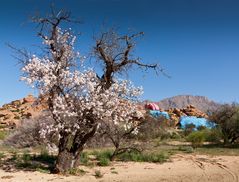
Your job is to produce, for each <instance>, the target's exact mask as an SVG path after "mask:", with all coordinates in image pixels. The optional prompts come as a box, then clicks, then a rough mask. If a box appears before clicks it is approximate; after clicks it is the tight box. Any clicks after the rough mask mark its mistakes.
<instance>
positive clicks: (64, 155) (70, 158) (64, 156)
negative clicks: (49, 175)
mask: <svg viewBox="0 0 239 182" xmlns="http://www.w3.org/2000/svg"><path fill="white" fill-rule="evenodd" d="M81 152H82V150H79V151H77V152H72V151H69V150H63V151H59V153H58V156H57V161H56V165H55V169H54V171H53V172H54V173H66V172H67V171H69V170H70V169H72V168H76V167H78V166H79V164H80V154H81Z"/></svg>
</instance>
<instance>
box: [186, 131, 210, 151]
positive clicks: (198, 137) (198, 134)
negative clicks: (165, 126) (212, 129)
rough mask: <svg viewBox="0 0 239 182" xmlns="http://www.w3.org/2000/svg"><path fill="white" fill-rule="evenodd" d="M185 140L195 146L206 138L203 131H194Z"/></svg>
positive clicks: (201, 143)
mask: <svg viewBox="0 0 239 182" xmlns="http://www.w3.org/2000/svg"><path fill="white" fill-rule="evenodd" d="M186 140H187V141H188V142H191V143H192V146H193V147H194V148H196V147H199V146H201V145H203V142H205V140H206V135H205V132H203V131H194V132H192V133H190V134H189V135H188V136H187V138H186Z"/></svg>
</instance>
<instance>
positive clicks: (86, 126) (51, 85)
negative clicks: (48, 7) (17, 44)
mask: <svg viewBox="0 0 239 182" xmlns="http://www.w3.org/2000/svg"><path fill="white" fill-rule="evenodd" d="M34 20H35V21H36V22H37V23H39V25H40V26H41V29H40V32H39V33H38V35H39V36H40V37H41V38H42V40H43V44H44V48H45V50H46V51H45V53H46V54H44V55H43V56H36V55H31V56H26V57H25V60H24V62H23V63H24V64H23V67H22V72H23V76H22V80H24V81H26V82H27V84H29V85H31V86H34V87H36V88H38V89H39V92H40V94H42V95H44V96H45V97H46V98H47V104H48V107H49V110H50V112H51V115H52V118H53V120H54V123H52V124H51V125H47V126H42V130H41V131H40V132H41V136H42V137H45V136H46V135H48V134H49V133H52V132H54V133H58V135H59V144H58V149H59V153H58V157H57V161H56V164H55V172H57V173H59V172H60V173H63V172H66V171H67V170H69V169H71V168H75V167H77V166H78V165H79V162H80V154H81V152H82V150H83V148H84V145H85V144H86V142H87V141H88V140H89V139H91V138H92V137H93V136H94V135H95V133H96V132H97V131H98V130H99V129H101V126H102V125H103V124H104V125H107V126H109V127H120V128H124V130H125V131H126V132H137V125H136V124H135V121H136V120H138V119H140V118H142V117H143V115H142V113H141V112H140V111H138V109H137V107H136V101H137V98H138V96H140V95H141V93H142V89H141V88H136V87H134V86H132V84H131V83H130V81H127V80H120V79H116V78H115V77H114V75H115V73H117V72H119V71H120V70H122V69H123V68H126V66H128V65H132V64H137V65H138V66H142V67H149V68H156V66H157V65H146V64H142V63H140V62H139V61H138V60H129V59H128V58H129V52H130V50H131V48H132V47H133V44H131V43H130V42H131V39H132V38H133V37H127V36H126V37H124V38H123V39H122V40H125V41H126V49H125V50H123V49H120V50H121V51H123V52H122V53H121V54H120V55H118V56H116V55H114V53H113V52H112V51H113V49H112V45H110V44H107V41H109V39H111V38H112V37H105V35H106V34H103V35H102V37H101V39H100V40H97V43H96V47H95V54H96V55H97V57H98V58H99V60H101V61H103V62H104V69H103V75H102V76H99V75H98V74H97V73H96V72H95V71H93V70H92V69H90V68H89V69H85V68H84V67H79V66H78V60H79V59H81V57H80V54H79V53H78V52H76V51H75V50H74V43H75V40H76V37H75V36H73V34H72V32H71V29H64V30H63V29H61V28H60V25H61V24H62V23H63V22H69V21H70V16H69V13H66V12H63V11H60V12H59V13H54V12H53V13H52V14H51V15H50V16H48V17H47V18H36V19H34ZM114 40H120V39H118V38H117V39H114ZM118 43H119V42H118ZM110 49H112V51H109V50H110ZM117 54H119V53H117ZM112 56H114V57H115V58H114V59H112ZM120 58H121V59H120Z"/></svg>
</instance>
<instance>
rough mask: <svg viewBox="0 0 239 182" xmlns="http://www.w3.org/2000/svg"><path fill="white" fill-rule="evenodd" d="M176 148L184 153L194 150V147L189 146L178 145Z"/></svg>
mask: <svg viewBox="0 0 239 182" xmlns="http://www.w3.org/2000/svg"><path fill="white" fill-rule="evenodd" d="M178 150H179V151H182V152H184V153H193V152H194V149H193V148H192V147H191V146H179V147H178Z"/></svg>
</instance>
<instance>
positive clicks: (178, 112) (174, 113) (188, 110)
mask: <svg viewBox="0 0 239 182" xmlns="http://www.w3.org/2000/svg"><path fill="white" fill-rule="evenodd" d="M166 112H168V113H169V115H170V118H171V120H172V121H173V122H174V125H175V126H176V125H178V123H179V121H180V117H182V116H195V117H198V118H208V116H207V114H205V113H204V112H202V111H201V110H199V109H197V108H196V107H195V106H193V105H188V106H187V107H185V108H182V109H179V108H170V109H168V110H166Z"/></svg>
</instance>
